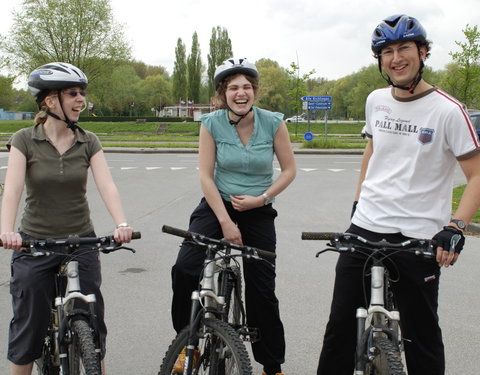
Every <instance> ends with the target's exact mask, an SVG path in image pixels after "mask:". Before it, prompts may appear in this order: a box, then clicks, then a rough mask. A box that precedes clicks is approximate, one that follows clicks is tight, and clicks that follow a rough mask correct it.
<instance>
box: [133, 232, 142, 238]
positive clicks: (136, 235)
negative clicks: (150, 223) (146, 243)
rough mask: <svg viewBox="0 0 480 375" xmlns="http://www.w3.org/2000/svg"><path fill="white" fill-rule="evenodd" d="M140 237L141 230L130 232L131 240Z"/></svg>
mask: <svg viewBox="0 0 480 375" xmlns="http://www.w3.org/2000/svg"><path fill="white" fill-rule="evenodd" d="M140 238H142V233H141V232H133V233H132V240H138V239H140Z"/></svg>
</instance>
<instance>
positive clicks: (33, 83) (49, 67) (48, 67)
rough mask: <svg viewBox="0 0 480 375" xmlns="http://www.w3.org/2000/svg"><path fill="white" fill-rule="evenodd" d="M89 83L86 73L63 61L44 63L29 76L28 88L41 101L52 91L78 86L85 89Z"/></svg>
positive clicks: (38, 101)
mask: <svg viewBox="0 0 480 375" xmlns="http://www.w3.org/2000/svg"><path fill="white" fill-rule="evenodd" d="M87 85H88V79H87V76H86V75H85V73H83V72H82V71H81V70H80V69H79V68H77V67H76V66H74V65H72V64H68V63H63V62H53V63H50V64H45V65H42V66H40V67H38V68H37V69H35V70H34V71H33V72H31V73H30V76H29V77H28V89H29V90H30V93H31V94H32V96H34V97H36V98H37V103H41V102H42V101H43V99H45V96H46V95H47V94H48V93H49V92H50V91H53V90H62V89H66V88H68V87H77V86H78V87H81V88H83V89H84V88H86V87H87Z"/></svg>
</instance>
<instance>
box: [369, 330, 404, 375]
mask: <svg viewBox="0 0 480 375" xmlns="http://www.w3.org/2000/svg"><path fill="white" fill-rule="evenodd" d="M373 345H374V346H375V348H376V355H375V358H374V359H373V361H372V362H368V363H367V366H366V371H365V374H367V375H405V371H403V369H404V367H403V363H402V357H401V355H400V350H399V348H398V346H396V345H394V344H393V343H392V342H391V341H390V340H389V339H387V338H386V337H374V338H373Z"/></svg>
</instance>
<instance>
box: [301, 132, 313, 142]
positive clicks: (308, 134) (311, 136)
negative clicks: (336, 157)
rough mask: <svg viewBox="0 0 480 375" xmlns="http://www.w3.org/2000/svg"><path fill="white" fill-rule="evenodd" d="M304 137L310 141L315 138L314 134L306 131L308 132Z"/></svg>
mask: <svg viewBox="0 0 480 375" xmlns="http://www.w3.org/2000/svg"><path fill="white" fill-rule="evenodd" d="M303 139H305V140H306V141H307V142H310V141H311V140H312V139H313V134H312V133H310V132H306V133H305V134H304V135H303Z"/></svg>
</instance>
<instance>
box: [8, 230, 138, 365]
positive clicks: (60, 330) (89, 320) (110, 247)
mask: <svg viewBox="0 0 480 375" xmlns="http://www.w3.org/2000/svg"><path fill="white" fill-rule="evenodd" d="M139 238H141V233H140V232H133V233H132V239H139ZM82 244H85V245H86V244H90V245H92V247H91V251H94V252H99V251H101V252H104V253H110V252H112V251H116V250H120V249H126V250H130V251H132V252H133V253H134V252H135V250H134V249H131V248H129V247H126V246H123V245H122V244H117V243H116V242H115V240H114V237H113V236H106V237H78V236H72V237H69V238H66V239H31V240H24V241H23V242H22V247H23V248H25V249H26V251H24V252H22V253H21V255H19V256H18V257H17V258H15V260H16V259H19V258H20V257H22V256H31V257H40V256H53V255H58V256H64V257H66V261H64V262H61V264H60V266H59V268H58V270H57V271H56V272H55V298H54V300H53V302H52V309H51V318H50V322H49V326H48V331H47V336H46V337H45V341H44V345H43V349H42V356H41V358H39V359H38V360H36V361H35V363H36V364H37V366H38V371H41V372H42V373H45V374H53V373H55V374H57V373H58V371H60V374H61V375H74V374H71V371H70V366H75V368H78V367H77V366H79V365H80V364H86V362H88V365H85V370H87V369H86V367H88V368H90V370H87V371H95V370H94V368H96V369H98V371H101V349H100V339H99V332H98V325H97V317H96V312H95V304H96V297H95V294H88V295H85V294H83V293H82V292H81V289H80V276H79V262H78V261H77V260H75V258H76V257H77V256H81V253H79V254H76V253H75V251H74V250H75V249H77V248H79V246H80V245H82ZM0 246H3V243H2V242H1V241H0ZM53 246H62V247H65V248H68V249H69V250H72V251H69V252H67V253H65V252H63V251H60V252H56V251H52V250H51V249H52V247H53ZM87 251H88V250H87ZM15 260H13V262H14V261H15ZM65 278H66V284H65V283H64V279H65ZM75 301H83V302H85V303H86V304H87V306H88V307H87V309H83V308H76V307H75V306H74V303H75ZM75 332H76V333H77V334H76V335H75ZM75 338H76V339H75ZM72 340H75V341H74V343H75V342H76V341H77V340H80V341H79V342H81V344H80V345H83V346H82V350H81V351H80V352H78V353H80V354H81V355H82V358H79V357H78V356H77V355H78V353H77V352H75V350H73V352H72V349H71V348H72V347H75V345H73V346H72ZM85 343H87V345H88V350H86V346H85ZM77 344H78V343H77ZM71 352H72V353H71ZM87 357H88V359H87ZM85 361H86V362H85ZM74 371H75V372H76V370H74Z"/></svg>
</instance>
